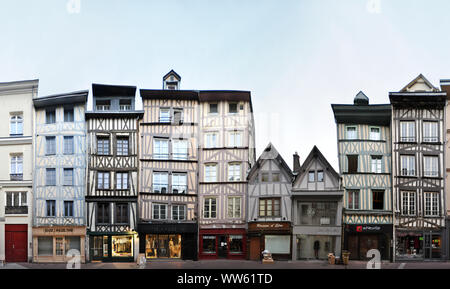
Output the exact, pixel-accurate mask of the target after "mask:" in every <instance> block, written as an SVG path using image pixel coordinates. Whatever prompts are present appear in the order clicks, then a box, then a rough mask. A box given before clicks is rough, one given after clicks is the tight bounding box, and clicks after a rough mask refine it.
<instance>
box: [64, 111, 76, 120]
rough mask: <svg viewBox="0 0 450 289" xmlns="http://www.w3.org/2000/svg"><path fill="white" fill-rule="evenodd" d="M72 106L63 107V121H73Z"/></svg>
mask: <svg viewBox="0 0 450 289" xmlns="http://www.w3.org/2000/svg"><path fill="white" fill-rule="evenodd" d="M73 120H74V118H73V108H64V122H73Z"/></svg>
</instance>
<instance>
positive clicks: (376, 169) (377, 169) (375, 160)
mask: <svg viewBox="0 0 450 289" xmlns="http://www.w3.org/2000/svg"><path fill="white" fill-rule="evenodd" d="M381 160H382V156H372V157H371V165H372V173H374V174H381V173H382V171H381Z"/></svg>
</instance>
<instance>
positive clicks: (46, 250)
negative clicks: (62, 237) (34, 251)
mask: <svg viewBox="0 0 450 289" xmlns="http://www.w3.org/2000/svg"><path fill="white" fill-rule="evenodd" d="M37 238H38V255H39V256H53V237H37Z"/></svg>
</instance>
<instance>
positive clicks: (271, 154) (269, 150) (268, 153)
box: [247, 143, 294, 180]
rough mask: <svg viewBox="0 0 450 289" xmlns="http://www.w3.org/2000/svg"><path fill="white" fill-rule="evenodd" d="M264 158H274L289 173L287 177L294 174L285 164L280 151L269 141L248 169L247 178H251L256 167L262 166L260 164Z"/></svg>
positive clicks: (256, 169) (291, 176)
mask: <svg viewBox="0 0 450 289" xmlns="http://www.w3.org/2000/svg"><path fill="white" fill-rule="evenodd" d="M266 160H275V161H277V162H278V164H279V165H280V167H281V168H282V169H284V170H285V172H286V173H287V174H288V175H289V177H290V178H291V180H292V178H293V177H294V175H293V174H292V170H291V168H289V166H288V165H287V163H286V162H285V161H284V159H283V157H282V156H281V155H280V153H279V152H278V151H277V150H276V149H275V147H274V145H273V144H272V143H269V145H267V147H266V148H265V149H264V151H263V153H262V154H261V156H260V157H259V158H258V160H257V161H256V163H255V165H254V166H253V167H252V168H251V169H250V171H249V172H248V175H247V180H249V179H250V178H251V176H252V175H253V174H254V173H255V172H256V171H258V169H259V168H260V167H261V166H262V164H263V163H264V162H265V161H266Z"/></svg>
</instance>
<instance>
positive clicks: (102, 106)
mask: <svg viewBox="0 0 450 289" xmlns="http://www.w3.org/2000/svg"><path fill="white" fill-rule="evenodd" d="M110 107H111V101H110V100H97V101H96V102H95V108H96V110H99V111H107V110H110Z"/></svg>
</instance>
